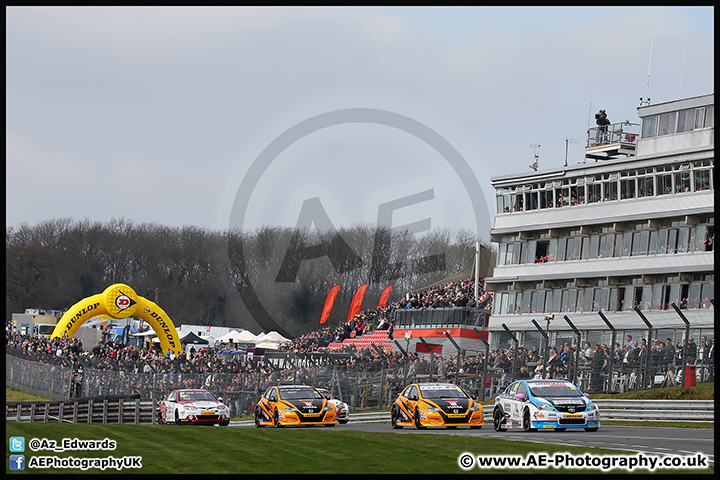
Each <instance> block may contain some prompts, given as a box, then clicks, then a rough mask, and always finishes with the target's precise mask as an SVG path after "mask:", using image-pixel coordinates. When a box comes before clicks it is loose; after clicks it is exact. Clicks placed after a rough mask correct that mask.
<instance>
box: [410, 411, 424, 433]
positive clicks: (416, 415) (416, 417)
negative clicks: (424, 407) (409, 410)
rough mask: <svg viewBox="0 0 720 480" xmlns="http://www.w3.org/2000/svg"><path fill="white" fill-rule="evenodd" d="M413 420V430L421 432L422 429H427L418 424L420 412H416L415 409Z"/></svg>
mask: <svg viewBox="0 0 720 480" xmlns="http://www.w3.org/2000/svg"><path fill="white" fill-rule="evenodd" d="M413 418H414V419H415V428H416V429H418V430H423V429H424V428H427V427H424V426H423V425H422V424H421V423H420V412H418V410H417V409H415V415H414V416H413Z"/></svg>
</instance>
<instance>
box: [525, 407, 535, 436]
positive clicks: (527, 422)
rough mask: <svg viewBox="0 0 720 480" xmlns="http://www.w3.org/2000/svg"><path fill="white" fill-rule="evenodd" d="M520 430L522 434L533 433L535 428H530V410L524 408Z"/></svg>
mask: <svg viewBox="0 0 720 480" xmlns="http://www.w3.org/2000/svg"><path fill="white" fill-rule="evenodd" d="M522 429H523V431H524V432H534V431H536V430H537V428H532V421H531V420H530V409H529V408H526V409H525V411H524V412H523V422H522Z"/></svg>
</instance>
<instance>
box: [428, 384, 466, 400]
mask: <svg viewBox="0 0 720 480" xmlns="http://www.w3.org/2000/svg"><path fill="white" fill-rule="evenodd" d="M420 393H422V396H423V398H467V395H465V392H463V391H462V389H461V388H458V387H455V386H452V387H420Z"/></svg>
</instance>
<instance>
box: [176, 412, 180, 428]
mask: <svg viewBox="0 0 720 480" xmlns="http://www.w3.org/2000/svg"><path fill="white" fill-rule="evenodd" d="M175 425H180V415H178V412H177V410H175Z"/></svg>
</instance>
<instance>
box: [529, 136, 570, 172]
mask: <svg viewBox="0 0 720 480" xmlns="http://www.w3.org/2000/svg"><path fill="white" fill-rule="evenodd" d="M568 143H578V141H577V140H574V139H572V138H565V166H566V167H567V157H568ZM538 146H539V145H538Z"/></svg>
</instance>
